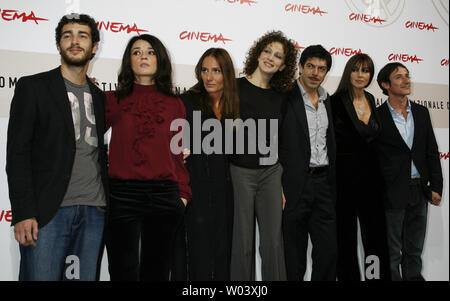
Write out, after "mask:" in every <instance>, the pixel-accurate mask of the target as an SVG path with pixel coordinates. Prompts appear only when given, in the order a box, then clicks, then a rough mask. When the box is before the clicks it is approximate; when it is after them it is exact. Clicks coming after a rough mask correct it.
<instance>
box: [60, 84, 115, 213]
mask: <svg viewBox="0 0 450 301" xmlns="http://www.w3.org/2000/svg"><path fill="white" fill-rule="evenodd" d="M64 82H65V84H66V90H67V96H68V98H69V101H70V107H71V109H72V120H73V126H74V130H75V145H76V153H75V161H74V163H73V168H72V176H71V178H70V182H69V187H68V188H67V191H66V195H65V196H64V200H63V202H62V204H61V207H65V206H74V205H89V206H106V201H105V192H104V190H103V185H102V180H101V175H100V164H99V163H98V140H97V128H96V124H95V115H94V106H93V103H92V94H91V91H90V89H89V85H88V84H85V85H81V86H80V85H76V84H74V83H72V82H70V81H68V80H66V79H64Z"/></svg>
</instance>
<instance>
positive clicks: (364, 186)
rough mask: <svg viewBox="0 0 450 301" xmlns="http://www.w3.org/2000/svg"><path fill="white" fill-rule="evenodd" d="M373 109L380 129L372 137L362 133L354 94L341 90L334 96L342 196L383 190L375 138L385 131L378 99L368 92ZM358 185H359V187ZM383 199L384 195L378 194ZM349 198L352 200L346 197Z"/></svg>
mask: <svg viewBox="0 0 450 301" xmlns="http://www.w3.org/2000/svg"><path fill="white" fill-rule="evenodd" d="M364 93H365V96H366V99H367V100H368V102H369V105H370V107H371V110H372V116H371V118H373V119H374V121H375V122H376V123H377V124H378V130H377V131H375V132H374V135H373V136H371V137H370V138H369V139H368V138H366V137H364V136H363V135H362V133H361V125H360V124H361V122H360V121H359V119H358V116H357V115H356V112H355V109H354V107H353V103H352V99H351V96H350V95H349V94H348V93H339V94H334V95H333V96H331V108H332V111H333V122H334V131H335V135H336V177H337V190H338V195H341V196H342V197H344V198H348V197H349V196H351V197H355V198H357V199H358V200H359V199H360V198H361V196H360V195H358V196H353V195H354V194H355V191H359V192H361V191H364V192H366V193H370V194H373V193H376V194H378V193H379V192H380V191H381V189H382V186H381V185H382V181H381V173H380V170H379V164H378V160H377V154H376V149H375V140H376V138H377V137H378V135H379V133H380V132H381V124H380V119H379V117H378V113H377V110H376V106H375V98H374V97H373V95H372V94H370V93H369V92H366V91H364ZM356 186H357V187H356ZM378 199H379V200H381V196H379V197H378ZM343 201H349V200H343Z"/></svg>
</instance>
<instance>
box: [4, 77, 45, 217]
mask: <svg viewBox="0 0 450 301" xmlns="http://www.w3.org/2000/svg"><path fill="white" fill-rule="evenodd" d="M34 93H36V91H35V89H34V86H33V82H32V80H31V79H29V78H28V79H27V78H21V79H19V81H18V82H17V85H16V88H15V91H14V96H13V99H12V101H11V109H10V114H9V124H8V134H7V147H6V173H7V177H8V187H9V199H10V202H11V209H12V214H13V217H14V222H15V223H17V222H19V221H22V220H24V219H28V218H32V217H37V214H38V211H37V206H36V200H35V198H34V191H33V178H32V143H33V137H34V127H35V122H36V114H37V109H36V102H35V96H34V95H35V94H34Z"/></svg>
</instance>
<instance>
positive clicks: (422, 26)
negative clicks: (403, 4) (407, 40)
mask: <svg viewBox="0 0 450 301" xmlns="http://www.w3.org/2000/svg"><path fill="white" fill-rule="evenodd" d="M405 27H406V28H411V29H414V28H417V29H419V30H424V29H426V30H427V31H429V30H432V31H434V30H435V29H439V28H438V27H435V26H434V25H433V23H430V24H427V23H424V22H413V21H406V23H405Z"/></svg>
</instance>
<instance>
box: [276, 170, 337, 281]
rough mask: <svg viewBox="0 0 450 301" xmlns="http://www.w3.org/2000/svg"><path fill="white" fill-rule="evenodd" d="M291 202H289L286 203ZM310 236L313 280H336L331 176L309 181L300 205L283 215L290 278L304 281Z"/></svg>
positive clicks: (311, 176) (334, 221) (286, 257)
mask: <svg viewBox="0 0 450 301" xmlns="http://www.w3.org/2000/svg"><path fill="white" fill-rule="evenodd" d="M286 202H289V200H286ZM308 234H309V235H310V237H311V242H312V274H311V280H312V281H324V280H325V281H336V257H337V243H336V211H335V202H334V199H333V196H332V192H331V186H330V183H329V182H328V175H327V173H323V174H321V175H310V176H308V178H307V179H306V183H305V185H304V188H303V191H302V194H301V196H300V199H299V200H298V203H297V206H295V207H293V208H291V209H289V211H284V213H283V237H284V250H285V259H286V272H287V279H288V280H290V281H302V280H303V277H304V275H305V272H306V264H307V249H308Z"/></svg>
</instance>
